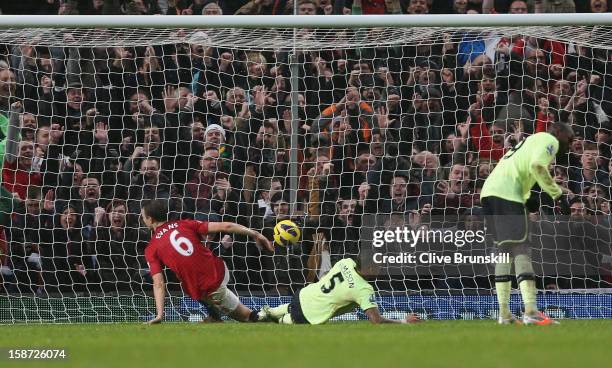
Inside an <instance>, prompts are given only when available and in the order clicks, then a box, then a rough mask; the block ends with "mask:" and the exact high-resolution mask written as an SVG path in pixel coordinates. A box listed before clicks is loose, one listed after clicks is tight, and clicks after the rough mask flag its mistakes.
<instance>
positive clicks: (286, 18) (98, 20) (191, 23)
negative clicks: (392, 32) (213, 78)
mask: <svg viewBox="0 0 612 368" xmlns="http://www.w3.org/2000/svg"><path fill="white" fill-rule="evenodd" d="M468 17H469V18H468ZM568 25H573V26H606V25H608V26H609V25H612V14H611V13H602V14H565V13H559V14H496V15H486V14H474V15H454V14H432V15H400V14H397V15H384V16H380V15H312V16H299V15H259V16H251V15H221V16H204V15H196V16H189V17H185V16H179V15H167V16H163V17H157V16H152V15H122V16H116V15H101V16H88V15H69V16H66V15H2V16H0V28H50V27H51V28H72V27H75V28H303V27H313V28H355V27H386V28H390V27H391V28H395V27H440V26H444V27H463V26H469V27H487V26H513V27H528V26H568Z"/></svg>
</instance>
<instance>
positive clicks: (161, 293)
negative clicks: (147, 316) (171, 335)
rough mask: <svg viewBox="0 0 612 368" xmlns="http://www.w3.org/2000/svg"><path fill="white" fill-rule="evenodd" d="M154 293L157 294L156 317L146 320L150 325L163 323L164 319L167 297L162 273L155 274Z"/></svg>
mask: <svg viewBox="0 0 612 368" xmlns="http://www.w3.org/2000/svg"><path fill="white" fill-rule="evenodd" d="M153 295H154V296H155V310H156V311H157V315H156V316H155V318H153V319H152V320H150V321H149V322H146V323H147V324H149V325H153V324H156V323H161V322H162V321H163V320H164V302H165V299H166V282H165V280H164V275H163V274H162V273H156V274H155V275H153Z"/></svg>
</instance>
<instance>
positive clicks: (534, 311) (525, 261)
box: [514, 244, 559, 326]
mask: <svg viewBox="0 0 612 368" xmlns="http://www.w3.org/2000/svg"><path fill="white" fill-rule="evenodd" d="M514 268H515V271H516V279H517V282H518V285H519V288H520V289H521V297H522V298H523V304H524V306H525V314H524V315H523V324H525V325H539V326H545V325H552V324H558V323H559V322H557V321H555V320H553V319H552V318H550V317H548V316H547V315H546V314H544V313H542V312H540V311H539V310H538V303H537V295H538V290H537V289H536V285H535V272H534V271H533V264H532V263H531V257H530V256H529V250H528V248H527V246H526V245H525V244H520V245H516V246H515V248H514Z"/></svg>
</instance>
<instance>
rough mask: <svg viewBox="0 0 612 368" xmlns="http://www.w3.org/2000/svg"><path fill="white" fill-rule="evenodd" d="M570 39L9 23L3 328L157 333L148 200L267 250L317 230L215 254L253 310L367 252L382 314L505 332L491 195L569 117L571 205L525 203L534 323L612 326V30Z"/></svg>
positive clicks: (171, 312) (552, 28) (547, 24)
mask: <svg viewBox="0 0 612 368" xmlns="http://www.w3.org/2000/svg"><path fill="white" fill-rule="evenodd" d="M50 22H51V23H50ZM569 22H574V23H575V20H574V19H573V18H571V19H569V18H568V17H567V16H565V15H559V14H557V15H537V18H536V16H525V15H521V16H520V17H513V16H496V17H488V16H469V17H468V16H465V17H461V16H459V17H456V16H416V17H414V16H385V17H367V16H366V17H353V16H324V17H323V16H312V17H290V16H273V17H267V16H262V17H239V16H229V17H225V16H222V17H207V18H202V17H195V16H194V17H180V18H178V17H174V16H168V17H154V18H149V17H131V16H125V17H110V18H107V17H95V18H90V17H80V16H73V17H72V16H71V17H43V18H40V17H10V16H3V17H2V18H0V26H2V27H4V29H3V30H2V32H1V33H0V45H2V49H1V50H0V57H1V59H2V60H1V61H0V114H2V116H1V117H0V121H5V122H6V127H7V129H6V130H2V132H3V134H4V136H5V138H4V139H5V140H6V150H5V152H4V162H3V165H4V169H3V183H2V186H3V188H4V189H6V193H7V195H6V196H4V195H3V197H2V198H3V202H2V203H3V206H4V207H3V209H2V212H3V214H4V215H5V221H4V234H5V237H6V242H5V244H6V246H4V247H3V248H0V250H2V253H1V255H2V257H1V258H0V261H1V262H2V268H1V270H2V284H1V286H0V290H1V291H2V294H1V295H0V322H2V323H15V322H40V321H44V322H75V321H83V322H110V321H138V320H143V319H146V318H148V317H150V315H151V314H152V313H153V312H154V308H153V300H152V298H151V283H150V276H149V275H148V266H147V264H146V261H145V260H144V246H145V245H146V243H147V241H148V239H149V237H150V234H149V233H148V231H145V229H144V228H143V226H142V225H141V223H140V221H139V219H138V215H139V212H140V205H141V203H142V201H143V200H145V199H151V198H163V199H169V203H170V209H171V213H170V215H171V216H172V217H173V218H180V217H183V218H185V217H188V218H195V219H198V220H205V221H221V220H223V221H235V222H239V223H242V224H244V225H246V226H248V227H251V228H254V229H257V230H259V231H262V232H263V233H264V235H266V236H268V237H269V238H270V239H271V234H272V229H273V227H274V225H275V224H276V222H278V221H279V220H281V219H287V218H291V219H292V220H294V222H296V223H297V224H298V225H299V226H300V227H301V229H302V234H303V238H302V240H301V242H300V243H299V244H297V245H295V246H290V247H287V248H283V247H277V252H276V254H274V255H271V254H267V253H262V252H261V251H260V250H258V249H257V248H256V247H255V245H254V244H252V243H249V242H248V241H247V239H243V238H240V237H236V238H234V239H232V238H230V237H228V236H222V237H220V238H216V239H214V238H209V239H206V246H209V247H211V248H212V249H213V250H214V252H215V253H216V254H218V255H220V256H221V257H222V258H223V259H224V261H225V262H226V264H227V265H228V267H229V269H230V270H231V272H232V281H231V283H230V286H231V287H232V288H234V289H235V290H236V291H237V292H238V293H239V294H240V296H241V298H242V299H243V301H244V302H245V304H247V305H248V306H261V305H262V304H264V303H268V304H273V305H274V304H276V303H279V302H281V301H283V302H286V301H288V300H289V299H288V298H289V295H291V294H292V293H294V292H295V291H296V290H297V289H298V288H300V287H302V286H303V285H305V284H306V283H308V282H313V281H316V280H317V279H318V278H319V277H320V276H321V275H322V274H324V273H325V271H326V270H328V269H329V268H330V266H331V265H332V264H333V263H334V262H335V261H337V260H339V259H342V258H345V257H352V258H355V259H358V260H359V261H360V264H361V266H362V271H363V273H364V274H365V275H366V277H368V279H369V280H370V281H371V282H372V284H373V285H374V286H375V288H376V289H377V291H378V296H379V302H380V305H381V306H382V308H383V309H384V311H385V313H388V314H390V315H400V314H403V313H406V312H409V311H412V312H417V313H420V314H421V315H422V316H423V317H426V318H441V319H456V318H463V319H473V318H491V317H494V316H495V310H496V299H495V295H494V287H493V286H494V285H493V284H492V274H493V265H492V264H491V262H493V260H492V259H489V260H486V259H484V258H478V257H484V256H485V255H490V254H491V253H495V248H494V246H493V244H492V242H491V241H490V239H489V237H488V236H486V237H485V236H483V238H482V241H480V240H481V239H480V238H479V235H480V234H484V233H483V231H484V223H483V213H482V210H481V208H480V201H479V196H478V193H479V192H480V189H481V188H482V184H483V183H484V180H485V179H486V177H487V176H488V174H489V173H490V171H491V170H492V169H493V168H494V166H495V163H496V162H497V161H499V160H500V159H501V157H502V156H503V155H504V154H505V153H506V152H508V151H509V150H512V149H513V148H514V147H516V146H517V145H518V144H519V143H520V142H521V141H522V140H523V139H524V138H525V137H526V136H528V135H530V134H534V133H537V132H540V131H545V130H546V129H547V127H548V126H549V125H550V124H551V123H552V122H555V121H562V122H567V123H570V124H571V125H572V127H573V129H574V131H575V132H576V135H577V137H578V140H577V142H575V143H574V144H573V145H572V149H571V152H570V153H569V154H568V155H567V156H566V157H564V158H562V159H560V160H559V161H558V162H557V163H556V164H555V165H554V167H552V168H551V172H552V174H553V176H554V177H555V180H556V181H557V182H558V183H559V184H560V185H561V186H562V187H563V188H564V196H563V198H562V200H561V201H552V199H551V198H549V197H547V196H546V195H545V194H542V193H539V192H538V191H537V190H536V191H534V195H533V197H532V198H533V199H532V200H531V201H530V202H529V208H530V211H531V214H530V230H531V237H530V239H529V244H530V246H531V248H532V258H533V261H534V266H535V269H536V273H537V274H538V275H539V276H538V285H539V287H540V288H541V289H546V290H547V291H546V292H544V293H541V294H540V295H539V305H540V307H541V308H543V309H545V310H546V311H547V312H548V313H549V314H550V315H552V316H558V317H566V318H611V317H612V294H611V291H610V289H609V285H610V280H611V279H610V275H611V273H610V269H611V264H612V261H611V260H612V255H611V252H610V243H611V241H610V239H611V238H610V185H611V183H610V178H612V175H611V174H610V169H612V164H609V161H610V157H611V149H610V143H611V137H612V124H611V122H610V120H609V119H610V118H609V116H610V114H611V113H612V95H611V94H610V92H609V86H608V84H609V81H610V78H609V77H610V76H609V75H608V74H609V71H608V66H609V65H608V64H609V61H608V60H609V50H610V47H611V45H610V42H609V41H608V40H609V39H610V37H609V35H610V28H609V27H608V25H609V24H610V23H612V17H610V16H608V15H588V16H584V17H582V18H581V19H580V24H581V25H571V24H570V23H569ZM204 25H206V26H204ZM292 27H298V28H296V29H294V28H292ZM17 101H18V102H20V105H21V106H18V105H13V103H14V102H17ZM11 106H13V107H11ZM11 193H16V194H15V195H16V196H18V197H19V200H12V201H11V200H10V198H11V196H12V194H11ZM5 197H6V198H5ZM532 202H533V203H532ZM398 228H399V229H401V230H402V231H403V230H404V229H405V230H406V232H401V233H400V234H398V232H397V231H396V229H398ZM389 232H390V233H389ZM406 234H408V235H406ZM469 234H472V235H473V236H472V235H469ZM417 235H418V236H417ZM406 237H413V238H406ZM457 254H458V256H457ZM469 256H472V258H470V257H469ZM411 257H413V258H411ZM445 257H450V258H445ZM455 257H459V258H457V259H456V258H455ZM464 257H465V258H464ZM167 277H168V280H169V284H168V287H169V291H170V295H171V296H170V297H169V298H170V303H169V304H168V305H169V307H168V311H167V316H168V318H169V319H187V320H199V319H200V318H201V315H202V313H206V310H205V309H204V308H203V307H201V306H199V304H198V303H197V302H195V301H193V300H191V299H189V298H188V297H186V296H184V294H183V292H182V291H181V289H180V286H179V284H178V280H176V278H174V277H173V276H172V275H171V274H167ZM511 308H512V309H513V311H516V312H518V309H519V308H520V296H519V295H518V294H516V295H513V296H512V301H511ZM363 317H364V316H363V315H362V314H360V313H359V312H358V313H355V314H352V315H348V316H345V317H344V318H349V319H350V318H354V319H358V318H363Z"/></svg>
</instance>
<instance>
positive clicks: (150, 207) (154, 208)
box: [142, 199, 168, 222]
mask: <svg viewBox="0 0 612 368" xmlns="http://www.w3.org/2000/svg"><path fill="white" fill-rule="evenodd" d="M142 209H143V210H144V212H145V214H146V215H147V216H149V217H151V218H152V219H153V220H155V221H158V222H166V221H168V201H167V200H163V199H154V200H148V201H143V202H142Z"/></svg>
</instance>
